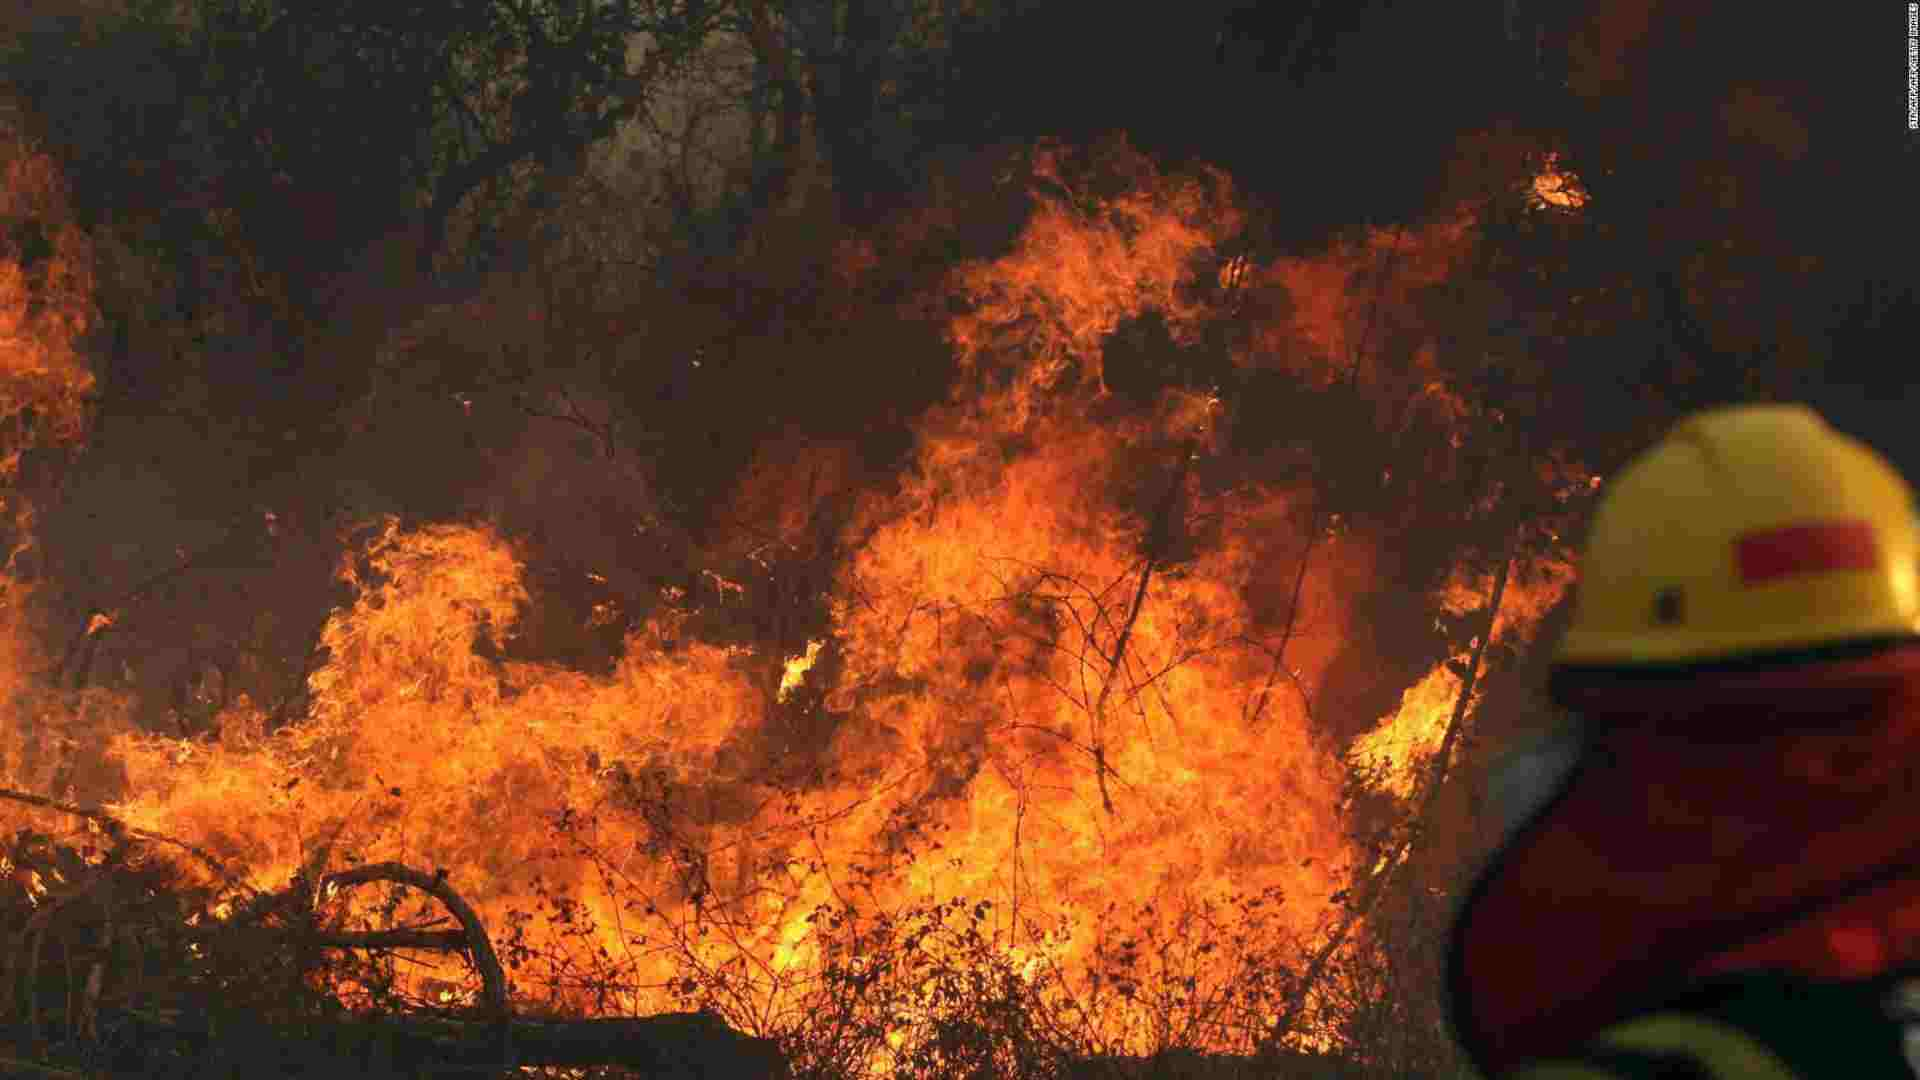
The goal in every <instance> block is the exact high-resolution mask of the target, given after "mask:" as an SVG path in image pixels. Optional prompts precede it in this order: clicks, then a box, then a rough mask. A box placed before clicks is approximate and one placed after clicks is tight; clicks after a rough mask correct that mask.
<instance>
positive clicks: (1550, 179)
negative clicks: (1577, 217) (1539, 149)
mask: <svg viewBox="0 0 1920 1080" xmlns="http://www.w3.org/2000/svg"><path fill="white" fill-rule="evenodd" d="M1528 199H1529V202H1530V203H1531V205H1532V206H1533V207H1534V208H1535V209H1544V208H1547V207H1555V208H1558V209H1561V210H1578V209H1580V208H1581V207H1583V206H1585V205H1587V189H1586V188H1585V187H1584V186H1582V185H1581V183H1580V178H1579V177H1578V176H1575V175H1574V174H1573V173H1571V172H1567V171H1565V170H1563V169H1561V168H1560V155H1558V154H1548V155H1547V158H1546V161H1544V162H1543V163H1541V166H1540V171H1539V172H1538V173H1535V174H1534V177H1533V189H1532V190H1531V191H1530V192H1529V193H1528Z"/></svg>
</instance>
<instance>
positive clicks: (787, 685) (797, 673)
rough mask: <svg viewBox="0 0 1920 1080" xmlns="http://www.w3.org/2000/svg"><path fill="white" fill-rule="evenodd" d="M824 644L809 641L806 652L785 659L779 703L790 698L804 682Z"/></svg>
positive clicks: (818, 657)
mask: <svg viewBox="0 0 1920 1080" xmlns="http://www.w3.org/2000/svg"><path fill="white" fill-rule="evenodd" d="M824 644H826V642H823V641H809V642H807V651H806V652H804V653H801V654H800V655H799V656H790V657H788V658H787V666H786V670H785V671H784V672H782V673H781V675H780V696H779V699H780V700H781V701H785V700H787V698H789V697H791V696H792V695H793V692H794V691H795V690H798V689H799V688H800V684H801V683H803V682H805V681H806V679H807V672H809V671H811V670H813V665H814V663H815V662H816V661H818V660H819V659H820V647H821V646H822V645H824Z"/></svg>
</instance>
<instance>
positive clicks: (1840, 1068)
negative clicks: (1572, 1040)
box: [1501, 972, 1920, 1080]
mask: <svg viewBox="0 0 1920 1080" xmlns="http://www.w3.org/2000/svg"><path fill="white" fill-rule="evenodd" d="M1916 1062H1920V979H1916V978H1915V977H1914V973H1913V972H1905V973H1903V974H1902V975H1901V976H1897V977H1896V976H1883V977H1881V978H1877V979H1871V980H1857V981H1847V982H1841V981H1833V980H1817V979H1808V978H1803V977H1800V976H1793V975H1785V974H1780V973H1772V972H1769V973H1761V974H1753V975H1740V976H1732V977H1724V978H1718V979H1714V980H1712V981H1710V982H1707V983H1703V984H1701V985H1699V986H1697V987H1695V988H1693V989H1691V990H1688V991H1686V992H1685V993H1683V994H1679V995H1675V996H1674V997H1673V998H1671V999H1669V1000H1667V1001H1666V1002H1664V1003H1662V1004H1660V1005H1659V1006H1658V1007H1656V1008H1653V1009H1650V1010H1648V1011H1646V1012H1643V1013H1641V1014H1639V1015H1637V1016H1634V1017H1632V1018H1631V1019H1628V1020H1625V1021H1622V1022H1621V1023H1619V1024H1616V1025H1614V1026H1613V1027H1610V1028H1608V1029H1606V1030H1605V1031H1603V1032H1601V1033H1600V1035H1599V1036H1598V1037H1597V1038H1595V1039H1594V1040H1593V1041H1591V1042H1589V1043H1588V1044H1587V1045H1586V1046H1585V1047H1583V1048H1581V1049H1579V1050H1578V1051H1576V1052H1574V1053H1572V1054H1570V1055H1568V1056H1567V1057H1565V1058H1554V1059H1549V1060H1543V1061H1535V1062H1531V1063H1529V1064H1526V1065H1523V1066H1521V1067H1519V1068H1517V1069H1513V1070H1510V1071H1508V1072H1507V1073H1505V1074H1503V1075H1502V1076H1501V1080H1826V1078H1828V1077H1832V1078H1840V1077H1845V1078H1847V1080H1883V1078H1884V1080H1915V1078H1916V1077H1920V1065H1916V1064H1915V1063H1916Z"/></svg>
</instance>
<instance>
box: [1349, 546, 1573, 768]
mask: <svg viewBox="0 0 1920 1080" xmlns="http://www.w3.org/2000/svg"><path fill="white" fill-rule="evenodd" d="M1529 570H1530V571H1531V573H1530V575H1529V577H1530V579H1531V580H1529V581H1527V582H1514V581H1511V580H1509V582H1508V583H1507V584H1506V586H1505V587H1504V588H1503V589H1502V590H1501V596H1500V607H1499V610H1498V611H1497V612H1496V613H1495V616H1494V620H1493V640H1494V641H1495V642H1500V643H1503V644H1506V645H1509V646H1513V647H1516V648H1517V647H1519V646H1520V645H1523V644H1525V643H1526V642H1527V641H1528V640H1529V639H1531V637H1532V635H1533V630H1534V628H1535V627H1536V626H1537V625H1538V624H1539V621H1540V619H1541V618H1543V617H1544V616H1545V615H1546V614H1547V612H1548V611H1550V610H1551V609H1552V608H1553V606H1554V605H1555V604H1557V603H1559V602H1560V599H1561V597H1563V596H1564V595H1565V594H1566V591H1567V588H1568V586H1570V585H1571V584H1572V580H1573V566H1572V564H1571V563H1568V562H1566V561H1564V560H1541V561H1539V562H1536V563H1534V564H1532V566H1530V567H1529ZM1491 591H1492V590H1491V586H1490V581H1489V577H1488V576H1487V575H1470V574H1461V573H1456V574H1454V575H1453V577H1452V578H1451V579H1449V580H1448V582H1447V584H1446V586H1445V587H1444V588H1443V589H1442V591H1441V595H1440V596H1439V597H1438V598H1437V599H1438V601H1439V603H1438V606H1439V607H1440V609H1441V610H1443V611H1445V612H1447V613H1448V614H1451V615H1456V616H1460V615H1467V614H1469V613H1472V612H1477V611H1481V610H1484V608H1485V606H1486V605H1487V604H1488V603H1489V602H1490V599H1491V596H1490V594H1491ZM1478 644H1479V639H1478V638H1475V639H1474V640H1473V641H1472V642H1470V643H1469V648H1468V650H1467V651H1465V652H1462V653H1460V654H1459V655H1456V656H1453V657H1450V658H1449V659H1448V660H1447V661H1445V662H1443V663H1440V664H1436V665H1435V666H1434V668H1433V670H1431V671H1429V672H1427V674H1426V675H1425V676H1423V677H1422V678H1421V679H1420V681H1419V682H1417V683H1415V684H1413V685H1412V686H1410V687H1408V688H1407V689H1406V691H1405V692H1404V693H1402V694H1401V695H1400V705H1399V707H1398V708H1397V709H1395V710H1394V711H1393V712H1392V713H1390V714H1388V715H1386V716H1382V717H1381V718H1380V720H1379V722H1378V724H1377V725H1376V726H1375V727H1374V729H1373V730H1372V731H1369V732H1368V733H1367V734H1365V735H1363V736H1361V737H1360V738H1359V739H1357V740H1355V741H1354V744H1353V747H1352V749H1351V750H1350V751H1349V752H1350V753H1351V754H1352V755H1353V756H1354V758H1355V759H1356V760H1357V761H1359V762H1361V763H1363V764H1365V765H1367V766H1370V767H1371V768H1373V769H1375V770H1377V771H1378V775H1379V777H1380V784H1381V786H1382V787H1383V788H1384V789H1385V790H1388V791H1391V792H1393V793H1394V794H1395V795H1398V796H1399V797H1401V798H1411V797H1412V796H1413V795H1414V794H1415V791H1416V788H1417V787H1418V785H1419V782H1420V777H1421V776H1422V774H1423V772H1424V770H1425V768H1426V766H1427V765H1428V764H1429V762H1430V761H1431V760H1432V758H1433V755H1434V754H1435V753H1436V752H1438V751H1439V749H1440V747H1441V742H1442V740H1444V739H1445V737H1446V732H1447V725H1448V724H1449V723H1450V722H1452V719H1453V716H1454V714H1455V712H1456V710H1457V709H1459V708H1460V695H1461V693H1462V692H1463V690H1464V689H1465V686H1466V683H1465V680H1464V679H1463V678H1462V676H1461V674H1460V672H1461V671H1462V670H1465V668H1466V667H1467V666H1468V665H1470V664H1471V663H1472V662H1473V659H1474V650H1473V646H1476V645H1478ZM1483 685H1484V684H1481V685H1476V687H1475V688H1474V697H1475V698H1476V699H1477V698H1478V697H1479V695H1480V691H1481V688H1482V686H1483Z"/></svg>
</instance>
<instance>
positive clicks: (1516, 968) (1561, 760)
mask: <svg viewBox="0 0 1920 1080" xmlns="http://www.w3.org/2000/svg"><path fill="white" fill-rule="evenodd" d="M1917 557H1920V528H1917V526H1916V520H1915V507H1914V502H1913V492H1912V490H1911V489H1910V488H1909V487H1908V486H1907V484H1906V482H1905V481H1904V480H1903V479H1902V478H1901V477H1900V475H1899V474H1898V473H1897V472H1896V471H1895V470H1894V469H1893V468H1892V467H1891V466H1890V465H1888V464H1887V463H1886V462H1885V461H1883V460H1882V459H1881V458H1880V457H1879V456H1877V455H1876V454H1875V453H1874V452H1873V451H1871V450H1869V449H1868V448H1867V447H1865V446H1864V445H1862V444H1861V443H1859V442H1856V441H1854V440H1853V439H1851V438H1848V437H1846V436H1844V435H1841V434H1839V433H1837V432H1835V431H1834V430H1833V429H1831V428H1829V427H1828V426H1827V425H1826V424H1825V423H1824V422H1823V421H1822V420H1821V418H1820V417H1819V416H1818V415H1816V414H1815V413H1814V412H1812V411H1811V410H1809V409H1806V408H1804V407H1800V406H1793V405H1756V406H1736V407H1728V408H1721V409H1714V410H1710V411H1707V412H1703V413H1700V414H1697V415H1694V416H1692V417H1690V418H1688V419H1686V420H1684V421H1683V422H1681V423H1680V424H1679V425H1678V426H1677V427H1675V428H1674V429H1673V431H1672V432H1671V433H1670V434H1669V435H1668V436H1667V437H1666V438H1665V439H1664V440H1662V441H1661V442H1660V443H1658V444H1657V445H1655V446H1654V447H1653V448H1652V449H1650V450H1648V451H1647V452H1645V453H1644V454H1642V455H1641V456H1640V457H1639V458H1638V459H1636V460H1635V461H1633V462H1632V463H1630V464H1629V465H1628V466H1627V467H1626V468H1625V469H1624V470H1623V471H1622V472H1621V473H1620V474H1619V475H1617V476H1615V477H1613V478H1612V479H1611V481H1610V483H1609V484H1608V486H1607V488H1606V490H1605V491H1604V492H1603V494H1602V498H1601V501H1600V505H1599V507H1598V510H1597V512H1596V514H1595V516H1594V519H1593V523H1592V526H1591V529H1590V533H1589V536H1588V538H1587V544H1586V551H1585V555H1584V558H1583V560H1582V562H1581V564H1580V574H1581V579H1580V583H1579V586H1578V591H1577V595H1576V596H1575V600H1574V609H1573V621H1572V624H1571V627H1570V629H1569V630H1568V632H1567V634H1566V637H1565V638H1564V640H1563V641H1562V643H1561V645H1560V648H1559V652H1558V654H1557V655H1556V656H1555V658H1554V662H1553V666H1552V669H1551V672H1550V675H1549V680H1548V696H1549V697H1550V698H1551V699H1552V700H1553V702H1554V703H1555V704H1556V706H1557V707H1558V708H1560V709H1562V710H1563V716H1564V717H1565V718H1566V720H1565V722H1564V723H1563V724H1562V725H1561V726H1560V727H1559V728H1558V729H1557V730H1556V732H1555V734H1554V736H1553V737H1552V738H1550V739H1549V740H1547V741H1546V742H1545V743H1543V744H1542V746H1541V748H1540V749H1539V750H1538V752H1535V753H1530V754H1523V755H1521V756H1520V757H1519V758H1518V759H1517V760H1516V762H1515V765H1514V767H1513V768H1510V769H1508V770H1507V771H1506V774H1505V778H1504V780H1503V781H1502V782H1501V784H1500V786H1501V787H1502V788H1503V790H1504V796H1505V804H1506V805H1507V806H1508V807H1509V808H1510V811H1511V812H1512V813H1513V814H1514V815H1515V817H1516V820H1515V821H1514V822H1513V823H1512V827H1511V828H1510V829H1509V830H1508V832H1507V835H1506V837H1505V838H1504V840H1503V842H1502V843H1501V845H1500V847H1499V849H1498V851H1497V852H1496V854H1495V855H1494V857H1493V858H1492V859H1491V860H1490V862H1489V864H1488V866H1487V868H1486V869H1485V870H1483V871H1482V873H1481V875H1480V877H1479V879H1478V881H1477V882H1476V883H1475V885H1474V886H1473V888H1472V890H1471V891H1470V893H1469V895H1468V897H1467V899H1466V901H1465V902H1464V904H1463V905H1462V907H1461V909H1460V912H1459V914H1458V916H1457V918H1456V921H1455V923H1454V926H1453V929H1452V935H1451V938H1450V941H1449V944H1448V956H1447V975H1446V978H1447V986H1446V994H1447V1005H1448V1012H1449V1016H1450V1019H1451V1021H1452V1023H1453V1027H1454V1030H1455V1034H1456V1035H1457V1036H1458V1037H1459V1039H1460V1040H1461V1044H1462V1046H1463V1047H1464V1048H1465V1049H1466V1050H1467V1052H1468V1054H1469V1056H1470V1057H1471V1058H1472V1059H1473V1061H1474V1063H1475V1064H1476V1066H1477V1067H1479V1068H1480V1069H1481V1070H1482V1071H1484V1072H1485V1073H1486V1074H1487V1075H1489V1076H1493V1077H1500V1078H1502V1080H1615V1078H1621V1080H1624V1078H1631V1077H1698V1078H1731V1077H1741V1078H1760V1080H1792V1078H1812V1077H1827V1076H1836V1077H1837V1076H1845V1077H1849V1078H1863V1080H1864V1078H1873V1077H1907V1078H1909V1080H1911V1078H1912V1077H1915V1076H1916V1075H1920V596H1917V595H1916V592H1917V589H1920V587H1917V585H1916V580H1915V575H1916V558H1917ZM1910 1024H1911V1025H1912V1027H1911V1028H1910V1027H1909V1025H1910Z"/></svg>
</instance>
